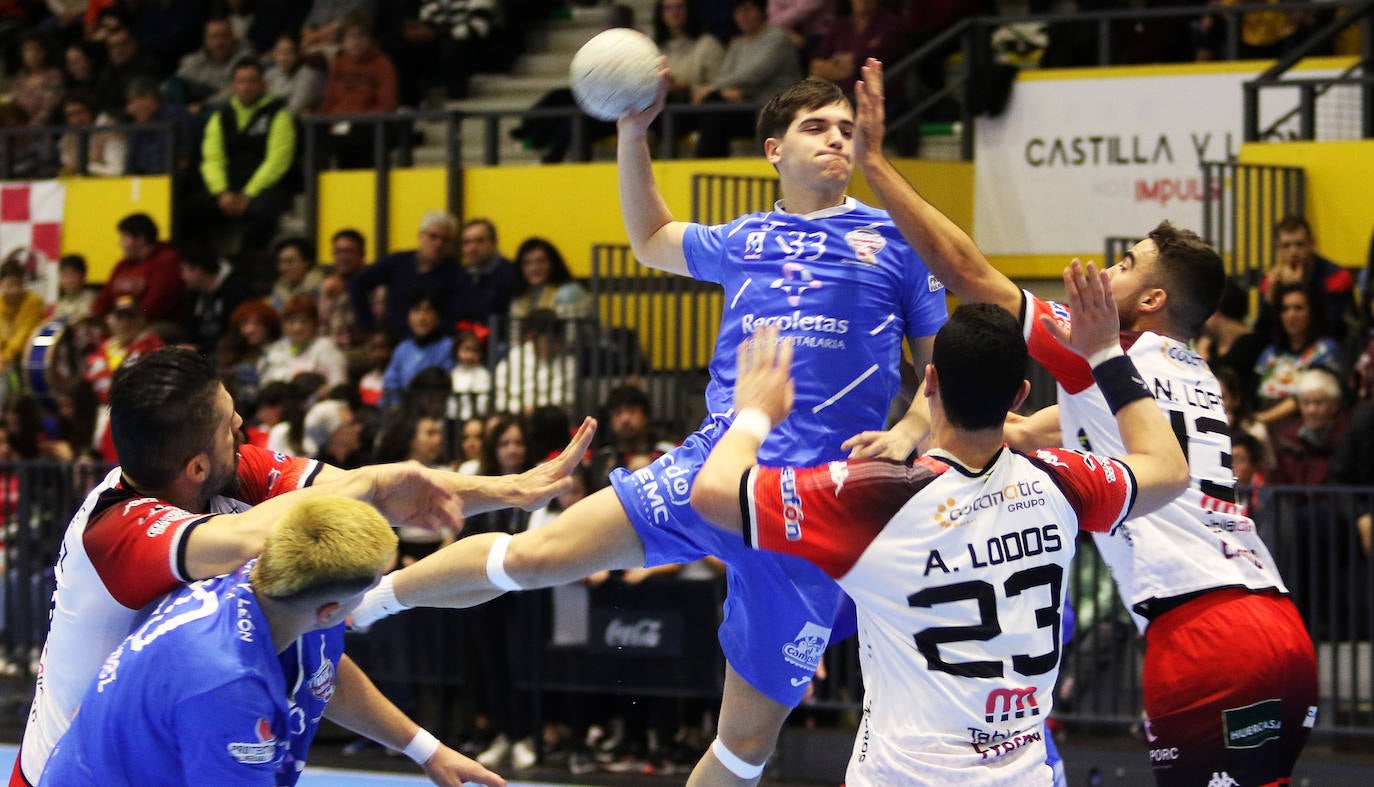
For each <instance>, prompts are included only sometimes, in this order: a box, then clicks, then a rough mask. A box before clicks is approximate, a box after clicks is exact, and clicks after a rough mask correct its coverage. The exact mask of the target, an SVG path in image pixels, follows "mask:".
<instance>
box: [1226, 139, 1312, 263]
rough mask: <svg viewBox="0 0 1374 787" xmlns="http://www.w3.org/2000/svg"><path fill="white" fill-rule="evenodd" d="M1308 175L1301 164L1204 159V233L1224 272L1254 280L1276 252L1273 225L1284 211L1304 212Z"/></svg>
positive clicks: (1286, 214)
mask: <svg viewBox="0 0 1374 787" xmlns="http://www.w3.org/2000/svg"><path fill="white" fill-rule="evenodd" d="M1306 206H1307V175H1306V173H1305V172H1304V171H1303V169H1302V168H1301V167H1283V166H1276V165H1271V164H1238V163H1233V162H1228V161H1205V162H1203V163H1202V237H1203V238H1205V239H1206V240H1207V241H1208V242H1209V243H1211V244H1212V246H1213V247H1214V248H1216V250H1217V252H1218V253H1219V254H1221V257H1222V259H1223V260H1225V261H1226V264H1227V272H1228V273H1229V274H1230V275H1231V276H1234V277H1238V278H1239V279H1240V280H1241V281H1244V282H1245V283H1247V284H1249V285H1251V286H1257V285H1258V284H1259V281H1260V277H1261V276H1262V275H1263V274H1264V271H1265V269H1266V268H1268V266H1269V264H1270V262H1271V261H1272V260H1273V258H1274V228H1275V226H1277V225H1278V223H1279V221H1281V220H1282V219H1283V218H1284V217H1285V216H1289V215H1299V216H1301V215H1303V214H1304V213H1305V212H1306Z"/></svg>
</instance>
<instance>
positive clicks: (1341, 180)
mask: <svg viewBox="0 0 1374 787" xmlns="http://www.w3.org/2000/svg"><path fill="white" fill-rule="evenodd" d="M1240 160H1241V162H1243V163H1246V164H1279V165H1285V166H1294V167H1302V168H1303V169H1305V170H1306V171H1307V220H1308V222H1310V223H1311V224H1312V234H1313V235H1314V236H1315V237H1316V241H1317V251H1318V252H1319V253H1320V254H1321V255H1322V256H1324V257H1327V258H1328V259H1330V260H1332V261H1333V262H1338V263H1340V264H1342V265H1348V266H1355V267H1358V266H1363V265H1364V264H1365V261H1366V259H1367V257H1368V254H1369V237H1370V230H1371V228H1374V204H1371V202H1370V197H1369V195H1370V193H1371V192H1370V184H1371V183H1374V140H1359V141H1354V142H1282V143H1265V144H1256V145H1242V146H1241V149H1240Z"/></svg>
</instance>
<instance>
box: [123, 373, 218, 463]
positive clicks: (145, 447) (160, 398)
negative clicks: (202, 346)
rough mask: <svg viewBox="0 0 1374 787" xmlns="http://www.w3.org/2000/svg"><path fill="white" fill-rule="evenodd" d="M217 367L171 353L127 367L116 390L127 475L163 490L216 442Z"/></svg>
mask: <svg viewBox="0 0 1374 787" xmlns="http://www.w3.org/2000/svg"><path fill="white" fill-rule="evenodd" d="M219 389H220V382H219V376H218V374H217V372H216V370H215V365H214V364H213V363H211V362H210V361H209V360H208V359H206V358H205V357H204V356H203V355H201V354H200V353H197V352H195V351H194V350H187V349H184V348H180V347H166V348H163V349H160V350H156V351H154V352H151V353H149V354H148V355H146V356H144V357H143V358H142V359H141V360H139V361H136V362H134V363H125V364H122V365H121V366H120V367H119V369H118V370H117V371H116V372H115V374H114V380H113V382H112V383H111V385H110V433H111V435H112V436H113V438H114V446H115V453H116V454H118V456H119V463H120V465H121V466H122V467H123V468H124V473H125V474H126V475H128V476H129V478H131V479H133V480H134V481H135V482H136V483H139V484H144V485H147V486H148V487H150V488H153V489H158V488H161V487H163V486H165V485H167V484H168V483H170V482H171V481H172V480H173V479H175V478H176V477H177V476H178V475H179V474H180V473H181V472H182V471H183V470H184V469H185V467H186V463H187V462H189V461H191V458H192V457H194V456H195V455H196V454H198V453H200V452H201V451H204V450H205V449H206V447H207V446H208V445H209V444H210V441H211V440H213V439H214V436H215V429H216V428H217V427H218V426H219V420H220V413H218V412H216V408H215V399H216V398H217V395H218V393H219Z"/></svg>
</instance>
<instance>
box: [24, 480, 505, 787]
mask: <svg viewBox="0 0 1374 787" xmlns="http://www.w3.org/2000/svg"><path fill="white" fill-rule="evenodd" d="M395 554H396V535H395V534H394V533H393V532H392V530H391V526H390V525H389V524H387V520H386V518H385V517H383V516H382V515H381V514H380V513H378V511H377V509H375V508H373V507H372V506H370V505H368V504H367V503H364V502H362V501H358V500H350V499H347V498H343V497H315V498H311V499H308V500H305V501H303V502H301V503H299V504H297V505H296V506H295V507H294V508H292V509H291V510H289V511H288V512H287V513H286V514H285V516H283V517H282V518H281V520H280V522H279V523H278V524H277V526H276V527H274V528H273V529H272V532H271V533H270V534H269V535H268V536H267V541H266V544H265V545H264V546H263V549H262V556H261V557H259V558H255V559H253V560H250V561H248V563H246V564H245V565H244V566H243V567H242V568H240V569H239V570H238V571H235V572H232V573H229V574H225V575H223V576H219V577H214V578H212V579H204V580H201V581H199V582H194V583H192V584H190V585H186V586H183V587H182V588H180V589H178V590H175V591H173V592H172V593H169V594H167V595H166V596H164V597H163V598H162V599H161V600H160V601H159V602H158V604H157V605H156V607H155V608H153V610H152V612H151V613H150V614H149V616H148V618H147V620H145V621H144V623H143V625H141V626H139V627H138V628H137V629H135V630H134V632H133V633H132V634H130V635H129V637H128V638H127V639H125V640H124V642H123V643H121V644H120V646H119V647H118V648H116V649H115V650H114V652H113V653H111V654H110V656H109V658H107V659H106V660H105V664H104V666H102V667H101V669H100V673H99V674H98V675H97V676H96V680H95V682H94V684H92V685H91V687H90V688H89V689H88V690H87V691H86V695H85V697H84V698H83V699H82V700H81V707H80V710H79V711H78V712H77V714H76V717H75V718H74V719H73V720H72V724H71V727H69V728H68V729H67V733H66V734H65V735H64V736H63V737H62V739H61V740H60V741H59V742H58V744H57V747H56V748H55V749H54V750H53V753H52V756H51V757H50V758H49V759H48V763H47V767H46V768H45V769H44V770H43V777H42V779H41V780H40V781H39V785H40V787H44V786H45V785H53V787H77V786H78V785H105V786H113V785H140V787H157V786H158V785H168V787H173V786H174V785H188V784H213V785H216V787H230V785H245V786H246V785H263V787H266V785H274V786H278V787H281V786H286V785H293V784H295V783H296V782H297V780H298V779H299V777H300V773H301V771H302V770H303V769H304V768H305V762H306V755H307V753H308V751H309V749H310V743H311V741H312V740H313V739H314V737H315V732H316V731H317V730H318V729H319V725H320V719H321V718H330V719H332V720H334V721H340V722H343V723H346V724H347V725H348V726H349V727H352V728H354V729H355V731H357V732H360V733H363V734H369V735H374V736H379V737H380V736H382V734H383V732H384V730H385V728H386V726H387V722H386V721H384V720H382V719H375V720H369V719H367V718H366V716H362V717H360V716H358V715H357V714H343V715H340V714H339V712H338V711H339V706H340V705H352V704H356V703H359V702H361V703H364V704H365V705H371V706H378V707H380V706H381V705H384V704H385V700H382V699H381V694H380V692H378V690H377V688H376V687H375V686H373V685H372V684H371V683H370V682H368V681H366V679H361V678H360V676H359V677H350V676H349V675H348V674H347V673H349V672H355V673H356V671H357V669H358V668H357V667H356V666H354V665H353V663H352V662H350V661H347V660H345V659H343V639H344V618H345V617H346V616H347V615H348V613H349V612H350V611H352V609H353V607H354V606H355V605H356V604H357V603H358V601H359V600H360V599H361V597H362V593H363V591H365V590H366V589H367V588H369V587H371V586H372V585H374V584H376V582H377V580H378V578H379V577H380V576H381V574H382V572H383V571H385V570H386V567H387V566H388V564H390V562H391V561H392V560H393V559H394V557H395ZM340 677H343V678H344V679H345V680H350V681H352V682H355V683H356V682H358V680H359V679H361V682H362V683H363V684H366V690H365V691H363V692H361V693H355V696H353V697H351V698H349V697H344V696H343V695H340V696H339V698H338V700H337V702H336V703H335V705H333V706H331V705H330V700H331V699H334V694H335V688H336V685H337V682H338V679H339V678H340ZM391 713H392V714H393V715H396V716H399V715H400V711H397V710H394V709H393V710H392V711H391ZM388 721H389V720H388ZM410 726H412V727H413V726H414V724H411V725H410ZM438 749H439V742H438V741H437V740H435V739H434V737H433V736H432V735H429V734H428V733H424V732H419V733H417V735H416V736H415V738H414V739H413V740H412V742H411V744H410V745H409V746H407V747H406V751H405V753H406V754H408V755H410V756H411V757H412V759H415V760H416V761H417V762H420V763H422V764H424V763H425V762H426V761H427V760H430V759H431V757H433V755H434V753H435V752H436V751H438ZM425 767H426V771H427V772H428V774H429V776H430V777H431V779H432V780H433V781H434V782H435V783H436V784H444V785H455V787H456V785H459V784H463V783H471V782H477V783H480V784H486V785H492V786H493V787H497V786H503V785H505V781H504V780H503V779H501V777H499V776H497V775H496V774H494V773H492V772H491V771H488V770H487V769H486V768H483V767H482V766H481V765H479V764H477V763H476V762H473V761H471V760H467V759H463V760H462V761H460V762H458V763H450V764H448V765H442V766H441V765H440V764H439V763H438V762H435V763H434V764H433V766H432V767H431V766H430V765H428V764H426V765H425Z"/></svg>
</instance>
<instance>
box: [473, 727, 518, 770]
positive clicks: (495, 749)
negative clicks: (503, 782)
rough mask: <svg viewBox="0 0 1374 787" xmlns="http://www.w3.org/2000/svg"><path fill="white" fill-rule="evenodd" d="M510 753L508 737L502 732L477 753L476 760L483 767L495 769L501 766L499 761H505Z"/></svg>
mask: <svg viewBox="0 0 1374 787" xmlns="http://www.w3.org/2000/svg"><path fill="white" fill-rule="evenodd" d="M509 755H510V738H507V737H506V734H505V733H504V732H503V733H501V734H500V735H497V736H496V737H495V738H493V739H492V741H491V745H490V746H488V747H487V750H486V751H484V752H482V753H481V754H479V755H477V761H478V762H479V763H481V764H482V767H483V768H488V769H491V770H495V769H496V768H500V767H501V763H503V762H505V761H506V757H507V756H509Z"/></svg>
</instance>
